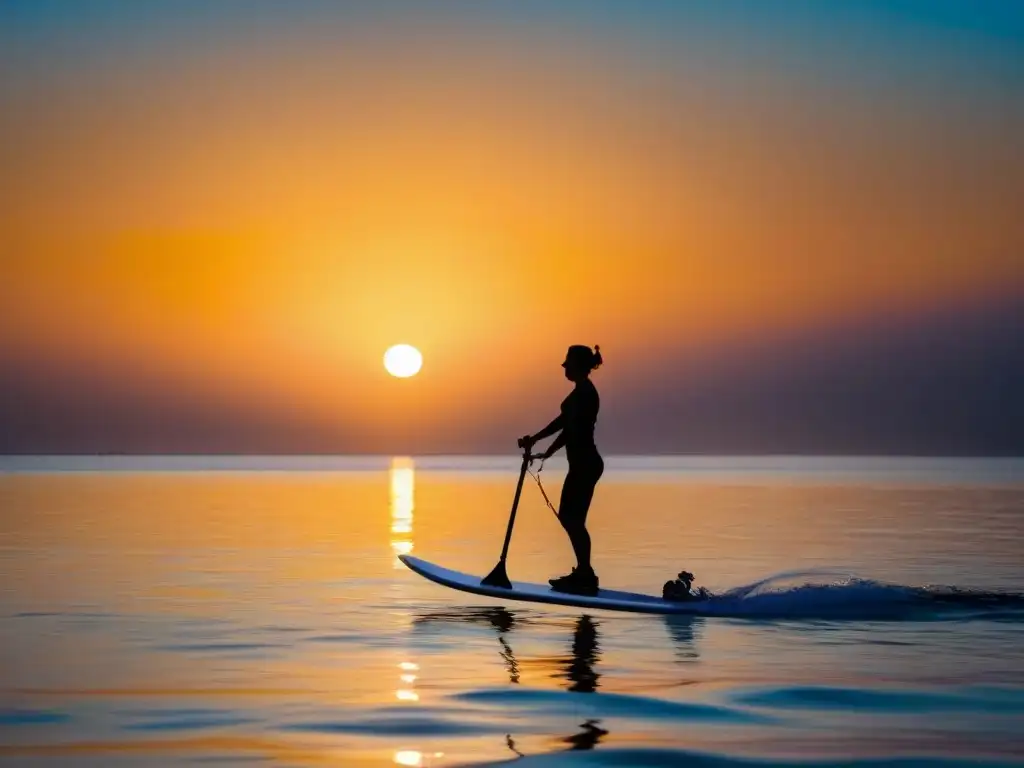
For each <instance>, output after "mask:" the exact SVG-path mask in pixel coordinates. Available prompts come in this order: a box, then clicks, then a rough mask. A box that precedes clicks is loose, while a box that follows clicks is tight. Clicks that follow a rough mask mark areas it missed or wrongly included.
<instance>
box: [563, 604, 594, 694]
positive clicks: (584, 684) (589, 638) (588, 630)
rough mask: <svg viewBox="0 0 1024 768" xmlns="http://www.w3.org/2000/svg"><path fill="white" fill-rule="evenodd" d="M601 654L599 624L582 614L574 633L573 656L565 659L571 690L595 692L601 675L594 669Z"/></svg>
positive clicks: (565, 672)
mask: <svg viewBox="0 0 1024 768" xmlns="http://www.w3.org/2000/svg"><path fill="white" fill-rule="evenodd" d="M600 656H601V647H600V646H599V645H598V644H597V625H596V624H595V623H594V620H593V619H591V618H590V617H589V616H585V615H584V616H580V618H579V620H578V621H577V622H576V629H575V631H574V632H573V633H572V656H571V657H570V658H568V659H565V668H564V670H563V671H564V674H563V675H561V676H562V677H565V678H566V679H568V680H569V683H570V685H569V690H570V691H575V692H576V693H594V692H595V691H596V690H597V681H598V679H599V678H600V677H601V675H599V674H598V673H597V672H596V671H594V665H595V664H597V662H598V659H599V658H600Z"/></svg>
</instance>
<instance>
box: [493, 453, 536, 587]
mask: <svg viewBox="0 0 1024 768" xmlns="http://www.w3.org/2000/svg"><path fill="white" fill-rule="evenodd" d="M519 447H520V448H522V449H523V465H522V466H521V467H520V468H519V482H518V483H517V484H516V495H515V498H514V499H513V500H512V514H510V515H509V517H508V530H506V531H505V544H504V545H503V546H502V548H501V559H500V560H499V561H498V564H497V565H496V566H494V570H493V571H491V572H490V573H489V574H487V575H486V576H484V578H483V579H481V581H480V583H481V584H485V585H486V586H488V587H503V588H504V589H512V582H511V581H509V580H508V573H507V571H506V570H505V558H506V557H508V545H509V542H510V541H512V526H513V525H515V523H516V509H517V508H518V507H519V496H520V494H521V493H522V492H523V479H524V478H525V477H526V470H527V468H528V467H529V466H530V462H532V461H533V460H534V459H538V458H541V457H540V456H535V455H533V454H531V453H530V446H529V445H527V444H525V443H523V441H522V440H520V441H519Z"/></svg>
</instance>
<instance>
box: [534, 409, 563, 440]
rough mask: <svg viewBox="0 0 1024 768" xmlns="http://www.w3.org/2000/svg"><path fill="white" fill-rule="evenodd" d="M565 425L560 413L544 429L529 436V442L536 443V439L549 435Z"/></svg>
mask: <svg viewBox="0 0 1024 768" xmlns="http://www.w3.org/2000/svg"><path fill="white" fill-rule="evenodd" d="M564 425H565V419H564V417H562V416H561V415H558V416H557V417H555V420H554V421H552V422H551V423H550V424H548V425H547V426H546V427H544V429H542V430H541V431H540V432H538V433H537V434H536V435H533V436H531V437H530V442H531V443H536V442H537V441H538V440H543V439H544V438H545V437H550V436H551V435H553V434H555V432H558V431H559V430H561V429H562V427H563V426H564Z"/></svg>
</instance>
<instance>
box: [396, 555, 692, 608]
mask: <svg viewBox="0 0 1024 768" xmlns="http://www.w3.org/2000/svg"><path fill="white" fill-rule="evenodd" d="M399 559H400V560H401V561H402V562H403V563H405V564H406V565H407V566H408V567H409V569H410V570H412V571H414V572H416V573H418V574H419V575H420V576H423V577H424V578H426V579H430V581H433V582H436V583H438V584H441V585H442V586H445V587H451V588H452V589H458V590H460V591H462V592H471V593H473V594H474V595H486V596H487V597H497V598H504V599H507V600H524V601H526V602H531V603H550V604H552V605H571V606H575V607H577V608H595V609H601V610H606V611H633V612H635V613H662V614H695V613H704V612H706V611H707V609H708V608H709V607H710V605H711V601H710V600H694V601H691V602H673V601H671V600H665V599H663V598H661V597H655V596H654V595H643V594H639V593H637V592H619V591H617V590H614V589H602V590H599V591H598V593H597V594H596V595H594V596H589V595H572V594H569V593H567V592H557V591H555V590H553V589H552V588H551V586H550V585H549V584H530V583H528V582H524V581H513V582H512V589H504V588H502V587H490V586H487V585H486V584H481V583H480V580H481V578H482V577H481V576H474V575H472V574H469V573H462V572H461V571H453V570H451V569H449V568H442V567H441V566H440V565H435V564H434V563H429V562H427V561H426V560H421V559H420V558H418V557H413V556H412V555H399Z"/></svg>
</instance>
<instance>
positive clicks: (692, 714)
mask: <svg viewBox="0 0 1024 768" xmlns="http://www.w3.org/2000/svg"><path fill="white" fill-rule="evenodd" d="M517 470H518V460H517V459H516V457H515V456H509V457H497V458H477V459H465V458H458V457H454V458H441V457H432V458H423V459H414V458H382V457H366V458H336V457H301V458H293V457H287V458H284V457H282V458H277V457H260V458H250V457H244V458H235V457H228V458H224V457H158V458H125V457H91V458H68V457H49V458H19V457H0V765H4V766H6V765H18V766H22V765H24V766H37V765H38V766H43V765H45V766H52V765H61V766H63V765H76V766H77V765H88V766H122V765H125V766H167V765H220V764H224V765H236V764H237V765H249V764H252V765H275V766H276V765H283V766H321V765H339V766H391V765H403V766H455V765H475V764H494V763H504V762H509V763H517V764H520V765H521V766H522V768H529V767H530V766H548V765H569V766H574V765H595V766H634V765H635V766H644V765H652V766H677V765H678V766H701V767H703V766H714V767H718V766H722V767H723V768H724V767H726V766H748V767H751V768H756V767H757V766H777V765H797V766H835V767H838V766H865V767H866V766H889V765H892V766H904V767H906V768H909V767H910V766H961V765H963V766H967V765H992V766H1004V765H1005V766H1008V765H1017V766H1024V461H1022V460H1014V459H1001V460H1000V459H992V460H987V459H970V460H966V459H964V460H960V459H877V458H863V459H858V458H845V459H844V458H827V459H823V458H816V459H803V458H797V457H788V458H787V457H782V458H756V457H753V458H729V459H716V458H666V457H657V458H636V457H633V458H615V457H612V458H610V459H609V460H608V471H607V472H606V474H605V477H604V478H603V479H602V481H601V483H600V485H599V486H598V492H597V495H596V498H595V502H594V506H593V508H592V510H591V516H590V529H591V531H592V534H593V537H594V561H595V565H596V567H597V570H598V573H599V575H600V577H601V582H602V585H603V586H607V587H614V588H621V589H627V590H633V591H640V592H651V593H655V594H660V591H661V586H662V584H663V583H664V582H665V581H666V580H668V579H670V578H672V577H674V576H675V574H676V573H677V572H678V571H679V570H681V569H683V568H684V567H685V568H686V569H687V570H690V571H692V572H693V573H695V574H696V577H697V579H696V583H697V584H698V585H702V586H705V587H707V588H708V589H710V590H711V591H712V592H713V593H715V594H716V595H717V596H719V598H720V600H721V601H725V602H721V603H720V605H728V610H725V611H719V612H718V614H717V615H707V616H694V617H662V616H645V615H634V614H616V613H609V612H601V611H593V612H584V611H580V610H576V609H572V608H560V607H557V606H544V605H531V604H526V603H515V602H511V601H503V600H495V599H488V598H484V597H476V596H473V595H469V594H464V593H458V592H454V591H451V590H447V589H444V588H442V587H440V586H437V585H435V584H432V583H430V582H427V581H425V580H424V579H422V578H420V577H418V576H416V575H415V574H413V573H412V572H410V571H409V570H408V569H406V568H405V567H404V566H403V565H402V564H401V563H400V562H399V561H398V555H399V554H402V553H407V552H412V553H414V554H416V555H417V556H419V557H422V558H425V559H427V560H431V561H433V562H437V563H440V564H443V565H444V566H446V567H449V568H454V569H458V570H462V571H467V572H471V573H478V574H481V575H483V574H484V573H486V572H487V571H489V570H490V569H491V568H492V567H493V566H494V564H495V562H496V561H497V558H498V554H499V552H500V549H501V543H502V538H503V536H504V532H505V526H506V523H507V518H508V512H509V506H510V504H511V500H512V495H513V492H514V488H515V482H516V477H517ZM563 473H564V465H563V464H560V463H559V462H550V463H549V466H548V467H546V468H545V469H544V471H543V473H542V474H541V479H542V481H543V483H544V487H545V489H546V490H547V492H548V494H549V496H550V497H551V498H552V500H554V501H555V502H556V503H557V498H558V489H559V486H560V484H561V480H562V477H563V476H564V474H563ZM572 564H573V561H572V554H571V550H570V548H569V545H568V542H567V541H566V540H565V537H564V535H563V534H562V532H561V530H560V529H559V527H558V525H557V522H556V521H555V519H554V517H553V516H552V513H551V511H550V510H549V509H548V508H547V507H546V506H545V504H544V501H543V498H542V496H541V493H540V491H539V489H538V488H537V485H536V483H535V482H534V480H533V479H532V478H530V477H528V478H527V484H526V485H525V487H524V489H523V497H522V502H521V505H520V510H519V515H518V518H517V523H516V529H515V532H514V535H513V539H512V546H511V550H510V554H509V571H510V575H512V577H513V578H515V579H517V580H527V581H540V582H543V581H545V580H546V579H547V578H549V577H550V576H552V575H560V574H562V573H565V572H566V571H567V570H568V568H569V567H570V566H571V565H572ZM751 585H756V586H751Z"/></svg>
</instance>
